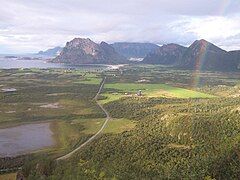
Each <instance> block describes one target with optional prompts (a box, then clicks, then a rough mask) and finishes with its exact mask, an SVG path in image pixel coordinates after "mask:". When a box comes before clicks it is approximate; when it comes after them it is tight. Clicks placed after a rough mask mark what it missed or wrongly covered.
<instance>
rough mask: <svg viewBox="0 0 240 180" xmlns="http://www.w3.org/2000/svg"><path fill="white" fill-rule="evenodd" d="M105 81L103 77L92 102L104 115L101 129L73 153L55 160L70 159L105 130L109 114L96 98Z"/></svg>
mask: <svg viewBox="0 0 240 180" xmlns="http://www.w3.org/2000/svg"><path fill="white" fill-rule="evenodd" d="M105 81H106V77H104V79H103V81H102V83H101V85H100V87H99V90H98V92H97V94H96V96H95V97H94V100H95V101H96V103H97V105H98V106H99V107H100V108H101V109H102V111H103V112H104V113H105V115H106V120H105V122H104V123H103V125H102V127H101V129H99V131H98V132H97V133H96V134H94V135H93V136H92V137H91V138H89V139H88V140H87V141H86V142H84V143H83V144H81V145H80V146H79V147H77V148H76V149H74V150H73V151H71V152H70V153H68V154H66V155H64V156H61V157H59V158H57V159H56V160H57V161H59V160H65V159H68V158H70V157H71V156H72V155H73V154H74V153H75V152H77V151H79V149H81V148H82V147H84V146H86V145H87V144H88V143H90V142H91V141H92V140H94V139H95V138H96V137H97V136H98V135H99V134H100V133H101V132H102V131H103V129H104V128H105V126H106V125H107V123H108V121H109V119H110V115H109V113H108V112H107V110H106V109H105V108H104V107H103V106H102V105H101V104H100V103H99V102H98V100H97V99H98V96H99V94H100V93H101V91H102V89H103V86H104V83H105Z"/></svg>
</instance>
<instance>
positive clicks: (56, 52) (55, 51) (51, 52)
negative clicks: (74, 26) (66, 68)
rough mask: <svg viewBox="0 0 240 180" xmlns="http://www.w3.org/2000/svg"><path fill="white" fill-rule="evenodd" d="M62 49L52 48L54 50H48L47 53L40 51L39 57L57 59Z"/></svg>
mask: <svg viewBox="0 0 240 180" xmlns="http://www.w3.org/2000/svg"><path fill="white" fill-rule="evenodd" d="M62 49H63V48H62V47H59V46H57V47H55V48H52V49H48V50H46V51H39V52H38V53H37V55H40V56H48V57H56V56H57V55H59V54H60V53H61V51H62Z"/></svg>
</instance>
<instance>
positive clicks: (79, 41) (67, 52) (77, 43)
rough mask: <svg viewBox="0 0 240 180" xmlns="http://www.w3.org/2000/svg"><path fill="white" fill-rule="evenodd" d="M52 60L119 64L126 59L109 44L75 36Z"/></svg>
mask: <svg viewBox="0 0 240 180" xmlns="http://www.w3.org/2000/svg"><path fill="white" fill-rule="evenodd" d="M52 61H53V62H60V63H69V64H121V63H127V59H126V58H124V57H122V56H121V55H119V54H118V53H117V52H116V51H115V50H114V48H112V47H111V46H110V45H109V44H107V43H105V42H102V43H101V44H97V43H95V42H93V41H91V40H90V39H84V38H75V39H73V40H72V41H70V42H68V43H67V44H66V46H65V47H64V48H63V50H62V52H61V53H60V55H59V56H57V57H56V58H55V59H53V60H52Z"/></svg>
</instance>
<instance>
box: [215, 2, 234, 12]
mask: <svg viewBox="0 0 240 180" xmlns="http://www.w3.org/2000/svg"><path fill="white" fill-rule="evenodd" d="M220 1H221V4H220V7H219V9H218V12H217V14H219V15H223V14H225V13H226V11H227V9H228V7H229V6H230V5H231V4H232V0H220Z"/></svg>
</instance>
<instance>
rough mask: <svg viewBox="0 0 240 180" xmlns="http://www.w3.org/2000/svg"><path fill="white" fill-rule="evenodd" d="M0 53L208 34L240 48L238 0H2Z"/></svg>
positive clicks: (173, 39)
mask: <svg viewBox="0 0 240 180" xmlns="http://www.w3.org/2000/svg"><path fill="white" fill-rule="evenodd" d="M0 4H1V6H0V54H10V53H16V54H17V53H33V52H38V51H40V50H46V49H48V48H53V47H55V46H64V45H65V44H66V42H67V41H70V40H72V39H73V38H75V37H83V38H90V39H92V40H93V41H95V42H101V41H106V42H108V43H113V42H152V43H156V44H160V45H162V44H168V43H178V44H181V45H184V46H188V45H190V44H191V43H192V42H193V41H195V40H196V39H206V40H208V41H210V42H212V43H214V44H216V45H218V46H220V47H222V48H223V49H226V50H234V49H240V0H128V1H124V0H0Z"/></svg>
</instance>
